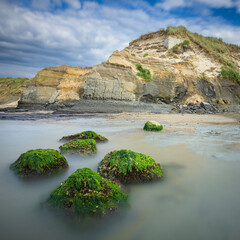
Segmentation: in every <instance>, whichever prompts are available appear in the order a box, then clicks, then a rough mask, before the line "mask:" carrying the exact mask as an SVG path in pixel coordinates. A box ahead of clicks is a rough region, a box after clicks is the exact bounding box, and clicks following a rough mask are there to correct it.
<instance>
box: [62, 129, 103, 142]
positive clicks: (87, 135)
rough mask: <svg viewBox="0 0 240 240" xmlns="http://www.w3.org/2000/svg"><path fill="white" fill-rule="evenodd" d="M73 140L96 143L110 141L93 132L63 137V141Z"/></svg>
mask: <svg viewBox="0 0 240 240" xmlns="http://www.w3.org/2000/svg"><path fill="white" fill-rule="evenodd" d="M72 139H94V140H95V141H96V142H104V141H108V139H107V138H105V137H104V136H101V135H100V134H97V133H95V132H93V131H84V132H81V133H77V134H74V135H69V136H64V137H62V139H61V140H72Z"/></svg>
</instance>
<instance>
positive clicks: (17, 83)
mask: <svg viewBox="0 0 240 240" xmlns="http://www.w3.org/2000/svg"><path fill="white" fill-rule="evenodd" d="M31 81H32V79H28V78H11V77H1V78H0V95H1V96H4V95H7V94H12V95H13V94H19V93H21V92H22V88H23V87H24V86H26V84H27V83H29V82H31Z"/></svg>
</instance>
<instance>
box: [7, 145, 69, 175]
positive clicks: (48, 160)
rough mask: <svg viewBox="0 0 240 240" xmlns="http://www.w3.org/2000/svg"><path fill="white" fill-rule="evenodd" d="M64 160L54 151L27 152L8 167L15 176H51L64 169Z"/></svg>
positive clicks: (65, 165)
mask: <svg viewBox="0 0 240 240" xmlns="http://www.w3.org/2000/svg"><path fill="white" fill-rule="evenodd" d="M67 166H68V163H67V161H66V159H65V158H64V157H63V156H62V155H61V154H60V153H59V152H58V151H56V150H54V149H35V150H29V151H27V152H25V153H23V154H21V155H20V157H19V158H18V159H17V160H16V161H15V162H14V163H13V164H11V165H10V168H11V169H13V170H14V171H15V172H16V173H17V174H19V175H22V176H28V175H44V174H51V173H54V172H56V171H57V170H61V169H63V168H66V167H67Z"/></svg>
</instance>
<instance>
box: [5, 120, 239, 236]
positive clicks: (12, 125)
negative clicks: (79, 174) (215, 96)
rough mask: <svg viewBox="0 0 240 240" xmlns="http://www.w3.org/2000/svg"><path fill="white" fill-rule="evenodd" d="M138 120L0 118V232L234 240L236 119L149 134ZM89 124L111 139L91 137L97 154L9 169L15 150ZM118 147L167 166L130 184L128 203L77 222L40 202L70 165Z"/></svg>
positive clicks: (85, 163) (54, 143) (89, 163)
mask: <svg viewBox="0 0 240 240" xmlns="http://www.w3.org/2000/svg"><path fill="white" fill-rule="evenodd" d="M143 123H144V121H110V120H106V119H104V118H91V119H75V120H73V119H72V120H64V121H53V120H48V121H0V153H1V158H0V239H1V240H5V239H6V240H11V239H13V240H14V239H18V240H21V239H23V240H33V239H34V240H38V239H46V240H48V239H59V240H60V239H79V240H82V239H84V240H85V239H86V240H91V239H95V240H96V239H104V240H111V239H114V240H118V239H119V240H120V239H121V240H122V239H131V240H132V239H134V240H135V239H136V240H141V239H143V240H146V239H148V240H152V239H153V240H155V239H163V240H165V239H169V240H172V239H180V240H187V239H189V240H198V239H211V240H213V239H214V240H215V239H217V240H221V239H223V240H228V239H229V240H234V239H236V240H239V239H240V204H239V202H240V188H239V183H240V148H239V146H240V129H239V126H234V125H232V126H230V125H200V124H198V125H196V126H194V128H195V131H194V132H192V133H190V132H181V131H177V132H174V131H172V132H171V131H163V132H161V133H148V132H143V131H142V130H141V128H142V126H143ZM164 125H165V126H166V128H167V127H168V125H169V124H168V123H164ZM88 129H91V130H95V131H96V132H98V133H100V134H102V135H105V136H106V137H108V138H109V140H110V141H109V142H108V143H103V144H98V145H97V147H98V152H97V154H96V155H92V156H88V157H83V156H66V158H67V160H68V162H69V165H70V168H69V169H68V170H67V171H66V172H63V173H61V174H60V175H57V176H53V177H50V178H45V179H40V180H31V181H23V180H20V179H19V178H17V177H16V176H15V175H14V174H13V173H12V172H11V171H10V170H9V165H10V164H11V163H12V162H13V161H15V160H16V159H17V158H18V157H19V155H20V154H21V153H23V152H25V151H27V150H29V149H34V148H53V149H58V147H59V146H60V145H61V143H60V142H59V141H58V140H59V139H60V138H61V137H62V136H63V135H68V134H74V133H77V132H81V131H84V130H88ZM216 133H217V134H216ZM123 148H127V149H131V150H134V151H137V152H142V153H145V154H147V155H151V156H152V157H154V158H155V160H156V161H157V162H159V163H160V164H161V165H162V167H163V168H164V171H165V173H166V178H165V179H164V180H163V181H159V182H154V183H147V184H138V185H131V186H129V189H128V191H129V202H130V205H131V206H130V208H129V209H127V210H126V211H123V212H121V213H120V214H119V215H117V216H112V217H108V218H106V219H103V220H99V221H97V222H95V223H92V224H91V225H90V226H87V225H86V226H81V225H76V224H73V223H71V222H69V221H68V220H67V219H66V218H63V217H61V216H57V215H56V214H55V213H53V212H49V211H48V210H47V209H45V208H42V207H41V203H42V202H44V201H45V200H46V199H47V198H48V196H49V194H50V192H51V191H52V190H53V189H55V188H56V187H58V186H59V185H60V183H61V182H62V181H63V180H64V179H66V178H67V177H68V176H69V175H70V174H71V173H72V172H74V171H75V170H76V169H78V168H82V167H89V168H91V169H93V170H95V171H96V170H97V164H98V162H99V161H100V160H101V159H102V158H103V157H104V156H105V155H106V154H107V153H108V152H109V151H111V150H114V149H123Z"/></svg>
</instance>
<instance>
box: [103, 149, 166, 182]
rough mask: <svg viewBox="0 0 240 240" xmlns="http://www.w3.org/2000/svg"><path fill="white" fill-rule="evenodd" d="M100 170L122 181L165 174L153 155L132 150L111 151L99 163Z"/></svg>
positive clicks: (151, 178)
mask: <svg viewBox="0 0 240 240" xmlns="http://www.w3.org/2000/svg"><path fill="white" fill-rule="evenodd" d="M98 172H99V173H100V175H101V176H102V177H104V178H107V179H111V180H113V181H119V182H121V183H129V182H142V181H149V180H153V179H158V178H161V177H162V176H163V173H162V170H161V168H160V165H159V164H156V163H155V161H154V159H153V158H152V157H150V156H146V155H144V154H142V153H137V152H133V151H131V150H119V151H113V152H110V153H109V154H107V155H106V156H105V157H104V159H103V160H102V161H101V162H100V163H99V167H98Z"/></svg>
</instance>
